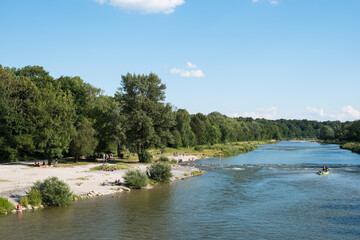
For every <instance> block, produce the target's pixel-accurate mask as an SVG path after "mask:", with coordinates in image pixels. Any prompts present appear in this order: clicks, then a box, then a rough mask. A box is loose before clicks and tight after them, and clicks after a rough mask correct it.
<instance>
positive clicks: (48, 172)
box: [0, 156, 198, 204]
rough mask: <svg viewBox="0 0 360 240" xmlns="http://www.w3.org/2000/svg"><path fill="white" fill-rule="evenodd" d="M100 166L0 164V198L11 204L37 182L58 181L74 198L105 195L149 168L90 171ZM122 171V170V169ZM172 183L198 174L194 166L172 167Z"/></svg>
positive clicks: (16, 201) (27, 163) (139, 166)
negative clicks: (130, 172) (133, 173)
mask: <svg viewBox="0 0 360 240" xmlns="http://www.w3.org/2000/svg"><path fill="white" fill-rule="evenodd" d="M194 158H197V157H196V156H186V158H185V159H184V160H187V161H188V160H191V159H194ZM101 165H102V163H97V164H87V165H74V166H71V167H63V166H61V167H60V166H58V167H33V166H32V163H29V162H24V163H12V164H0V196H1V197H5V198H8V199H9V201H11V202H12V203H13V204H17V203H18V200H19V199H20V198H21V197H22V196H25V195H26V194H27V192H28V191H29V189H30V188H31V187H32V186H33V185H34V183H35V182H36V181H38V180H44V179H46V178H49V177H53V176H54V177H58V178H59V179H60V180H62V181H64V182H66V183H67V184H69V186H70V189H71V191H72V192H73V193H74V194H75V195H77V196H84V197H86V196H98V195H108V194H113V193H117V192H122V191H126V190H127V189H126V188H124V187H121V186H117V185H115V184H114V183H115V180H120V182H121V183H123V182H124V178H123V177H124V176H125V172H126V171H127V170H129V169H140V170H141V171H146V168H147V167H148V166H149V164H128V165H126V169H119V170H116V171H93V170H92V169H94V168H95V167H98V166H101ZM122 167H123V168H124V166H122ZM171 168H172V174H173V177H172V179H171V180H172V181H174V180H177V179H183V178H186V177H189V176H191V175H192V173H193V172H196V171H198V169H197V168H195V167H194V166H181V165H172V167H171Z"/></svg>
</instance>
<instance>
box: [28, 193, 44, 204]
mask: <svg viewBox="0 0 360 240" xmlns="http://www.w3.org/2000/svg"><path fill="white" fill-rule="evenodd" d="M28 199H29V203H30V205H31V206H40V205H41V203H42V202H41V192H40V191H39V190H38V189H31V190H30V192H29V196H28Z"/></svg>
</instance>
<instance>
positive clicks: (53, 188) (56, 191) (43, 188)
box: [33, 177, 72, 206]
mask: <svg viewBox="0 0 360 240" xmlns="http://www.w3.org/2000/svg"><path fill="white" fill-rule="evenodd" d="M33 189H36V190H38V191H40V193H41V200H42V203H43V204H44V205H47V206H66V205H68V204H69V203H70V202H71V200H72V192H70V187H69V185H68V184H66V183H65V182H63V181H61V180H59V179H58V178H57V177H50V178H47V179H45V180H44V181H43V182H40V181H37V182H36V183H35V185H34V187H33Z"/></svg>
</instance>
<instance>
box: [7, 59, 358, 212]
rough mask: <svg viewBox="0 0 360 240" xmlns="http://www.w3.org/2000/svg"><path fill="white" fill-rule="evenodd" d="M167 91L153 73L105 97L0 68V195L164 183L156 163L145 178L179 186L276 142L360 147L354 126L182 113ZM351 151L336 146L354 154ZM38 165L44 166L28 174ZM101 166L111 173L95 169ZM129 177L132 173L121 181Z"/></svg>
mask: <svg viewBox="0 0 360 240" xmlns="http://www.w3.org/2000/svg"><path fill="white" fill-rule="evenodd" d="M165 89H166V86H165V84H163V83H162V82H161V79H160V78H159V77H158V76H157V75H156V74H154V73H150V74H149V75H144V74H143V75H136V74H130V73H128V74H126V75H123V76H121V82H120V86H119V87H118V91H117V92H116V93H115V95H114V96H106V95H104V94H103V92H102V90H101V89H100V88H96V87H94V86H92V85H91V84H88V83H86V82H84V81H83V80H82V79H81V78H80V77H77V76H76V77H69V76H61V77H60V78H54V77H52V76H50V75H49V73H48V72H47V71H45V70H44V69H43V67H40V66H26V67H23V68H19V69H16V68H8V67H2V66H1V65H0V109H1V114H0V162H2V163H8V164H2V165H0V173H1V174H0V187H1V188H0V189H1V192H0V196H5V197H7V198H9V199H10V200H11V201H13V202H14V203H16V201H18V200H19V198H20V197H24V196H25V192H28V193H29V194H30V190H29V188H30V187H32V186H33V185H34V183H35V181H38V180H40V181H43V180H45V179H46V178H49V177H58V178H59V179H60V180H61V181H65V183H66V184H69V186H70V189H71V190H72V191H73V192H74V194H75V196H74V199H77V198H82V197H83V196H85V197H88V196H97V195H101V194H109V193H113V192H121V191H128V189H127V188H126V187H125V186H124V183H125V182H126V181H127V184H128V185H130V184H129V181H130V180H131V179H133V177H134V176H135V178H134V179H135V180H136V179H137V180H139V182H140V183H141V184H136V185H134V186H136V187H137V188H138V187H142V186H143V185H144V184H145V183H147V182H150V183H155V182H154V181H156V180H154V179H164V178H163V177H164V176H169V174H167V173H161V172H162V171H165V170H164V169H167V167H164V166H162V165H158V166H157V167H156V168H154V169H152V170H151V171H153V173H156V174H160V175H161V177H160V178H157V177H155V176H152V175H151V174H150V173H149V171H150V170H149V169H148V167H150V164H151V163H153V162H154V161H158V160H159V161H161V162H167V163H169V164H171V172H172V180H175V179H184V178H185V177H187V176H192V175H198V174H199V173H201V172H199V171H200V170H198V169H196V168H195V167H194V166H195V162H194V161H195V160H196V159H199V158H206V157H228V156H234V155H238V154H241V153H246V152H249V151H252V150H255V149H256V148H257V146H258V145H259V144H269V143H276V142H277V141H279V140H281V139H295V138H297V139H320V140H322V141H339V142H360V120H358V121H354V122H344V123H342V122H340V121H326V122H319V121H310V120H306V119H303V120H286V119H279V120H267V119H253V118H243V117H236V118H235V117H228V116H226V115H224V114H221V113H219V112H212V113H209V114H207V115H205V114H202V113H197V114H190V113H189V112H188V111H187V110H186V109H177V108H176V107H175V106H173V105H171V104H170V103H166V102H165ZM357 146H358V145H356V144H344V146H343V147H344V148H349V149H352V150H354V151H358V147H357ZM114 153H116V154H114ZM100 156H101V159H102V160H101V159H100ZM114 156H116V158H114ZM152 156H153V157H152ZM38 159H46V160H47V161H48V166H49V167H48V168H46V167H40V165H39V164H36V165H37V167H33V168H31V167H29V166H28V165H29V161H34V160H38ZM59 159H60V160H59ZM84 159H92V160H93V161H92V162H86V161H84ZM105 159H110V160H111V161H110V162H109V164H111V165H102V164H103V163H104V161H106V160H105ZM97 160H99V161H100V163H99V162H97ZM26 161H27V162H26ZM101 161H102V163H101ZM42 162H44V161H42ZM177 162H179V163H181V164H182V165H178V164H175V163H177ZM32 163H33V162H32ZM32 163H30V165H31V164H32ZM185 163H187V164H185ZM44 165H45V166H46V164H45V162H44ZM51 165H55V167H50V166H51ZM100 165H102V166H100ZM104 170H105V171H104ZM127 171H134V172H132V174H128V176H127V177H125V176H126V173H127ZM140 171H141V172H140ZM143 173H147V177H149V178H150V180H148V179H145V177H144V174H143ZM124 178H126V179H127V180H126V179H124ZM151 179H152V180H151ZM124 180H126V181H124ZM161 181H162V180H161ZM104 189H105V190H104ZM40 192H41V191H40ZM32 194H35V193H32ZM41 194H44V193H43V192H41ZM35 195H36V194H35ZM29 198H30V200H31V201H32V200H34V199H32V197H30V196H29V197H28V199H26V198H24V199H23V201H24V203H27V201H26V200H29ZM30 200H29V201H30ZM4 205H6V202H4Z"/></svg>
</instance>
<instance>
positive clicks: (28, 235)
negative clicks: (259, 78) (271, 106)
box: [0, 142, 360, 240]
mask: <svg viewBox="0 0 360 240" xmlns="http://www.w3.org/2000/svg"><path fill="white" fill-rule="evenodd" d="M197 165H198V167H199V168H201V169H203V170H206V171H207V174H204V175H202V176H199V177H193V178H189V179H186V180H183V181H177V182H175V183H172V184H164V185H159V186H157V187H155V188H154V189H149V190H140V191H132V192H130V193H122V194H118V195H114V196H103V197H98V198H93V199H90V200H83V201H79V202H75V203H73V204H72V205H71V206H69V207H67V208H46V209H44V210H37V211H33V212H23V213H19V214H14V215H10V216H1V217H0V238H1V239H280V238H281V239H342V240H344V239H358V238H359V237H360V155H358V154H354V153H351V152H350V151H346V150H341V149H339V146H337V145H321V144H318V143H309V142H305V143H293V142H280V143H278V144H274V145H264V146H259V148H258V149H257V150H255V151H253V152H250V153H247V154H242V155H239V156H235V157H229V158H223V159H221V160H219V159H218V158H210V159H203V160H200V161H198V162H197ZM323 165H327V166H328V167H329V170H330V172H331V173H330V175H328V176H319V175H317V174H316V172H317V171H318V170H320V169H321V167H322V166H323Z"/></svg>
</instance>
